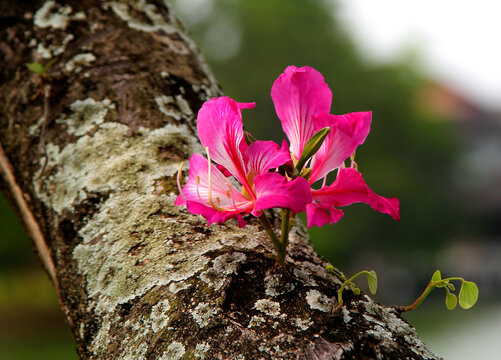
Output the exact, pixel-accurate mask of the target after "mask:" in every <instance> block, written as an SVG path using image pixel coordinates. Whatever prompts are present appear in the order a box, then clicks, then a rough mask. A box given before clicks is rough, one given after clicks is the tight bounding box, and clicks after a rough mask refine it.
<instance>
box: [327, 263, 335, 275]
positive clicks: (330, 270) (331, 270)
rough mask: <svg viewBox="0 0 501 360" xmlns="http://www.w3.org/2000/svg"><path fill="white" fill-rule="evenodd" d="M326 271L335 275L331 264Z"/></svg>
mask: <svg viewBox="0 0 501 360" xmlns="http://www.w3.org/2000/svg"><path fill="white" fill-rule="evenodd" d="M325 270H327V271H328V272H330V273H334V266H332V265H331V264H329V265H326V266H325Z"/></svg>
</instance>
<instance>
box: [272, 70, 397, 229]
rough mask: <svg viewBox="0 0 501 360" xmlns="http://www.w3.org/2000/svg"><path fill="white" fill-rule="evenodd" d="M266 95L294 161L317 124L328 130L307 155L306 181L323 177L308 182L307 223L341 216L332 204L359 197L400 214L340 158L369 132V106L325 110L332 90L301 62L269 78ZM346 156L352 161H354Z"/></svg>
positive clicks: (392, 201)
mask: <svg viewBox="0 0 501 360" xmlns="http://www.w3.org/2000/svg"><path fill="white" fill-rule="evenodd" d="M271 97H272V99H273V103H274V104H275V110H276V112H277V115H278V117H279V119H280V121H281V122H282V128H283V130H284V132H285V134H286V135H287V137H288V139H289V141H290V150H291V154H292V156H293V158H294V159H293V160H294V163H297V162H298V161H299V159H300V158H301V154H302V153H303V150H304V148H305V145H306V143H307V142H308V140H309V139H310V138H311V137H312V136H313V135H314V134H315V133H316V132H318V131H319V130H321V129H323V128H325V127H328V128H329V129H330V132H329V134H328V135H327V137H326V138H325V140H324V142H323V144H322V146H321V147H320V148H319V150H318V151H317V152H316V154H315V155H313V157H312V158H311V161H310V163H309V167H310V169H311V173H310V175H309V179H308V181H309V183H310V185H313V184H314V183H315V182H317V181H318V180H321V179H323V185H322V186H321V188H320V189H318V190H317V189H314V188H311V194H312V202H311V203H309V204H308V206H307V210H306V213H307V220H308V227H310V226H313V225H316V226H322V225H324V224H326V223H329V224H333V223H335V222H337V221H339V219H340V218H341V217H342V216H343V211H342V210H340V209H338V208H337V207H341V206H346V205H350V204H353V203H356V202H363V203H366V204H368V205H370V206H371V207H372V208H373V209H374V210H376V211H380V212H382V213H385V214H389V215H391V216H392V217H393V218H394V219H395V220H399V219H400V215H399V201H398V199H396V198H385V197H382V196H379V195H377V194H376V193H374V192H373V191H372V190H371V189H370V188H369V187H368V186H367V185H366V183H365V182H364V180H363V178H362V175H361V174H360V173H359V172H358V171H357V170H356V169H355V168H345V167H344V161H345V160H346V159H347V158H348V157H350V155H352V154H354V153H355V150H356V148H357V146H359V145H361V144H362V143H363V142H364V141H365V138H366V137H367V135H368V134H369V130H370V124H371V120H372V113H371V112H356V113H350V114H345V115H331V114H329V112H330V108H331V102H332V92H331V90H330V89H329V87H328V85H327V84H326V82H325V81H324V78H323V76H322V75H321V74H320V73H319V72H318V71H316V70H315V69H313V68H311V67H308V66H305V67H301V68H297V67H295V66H289V67H287V69H285V71H284V73H283V74H281V75H280V76H279V77H278V79H277V80H275V82H274V84H273V87H272V90H271ZM354 164H355V163H354V161H353V160H352V166H353V165H354ZM336 169H338V173H337V178H336V180H335V181H334V182H333V183H332V184H331V185H326V176H327V175H328V174H329V173H330V172H331V171H334V170H336Z"/></svg>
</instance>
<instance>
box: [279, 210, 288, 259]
mask: <svg viewBox="0 0 501 360" xmlns="http://www.w3.org/2000/svg"><path fill="white" fill-rule="evenodd" d="M290 216H291V211H290V210H289V209H282V234H281V237H280V248H279V249H277V250H278V251H277V252H278V254H277V255H278V262H279V263H280V264H283V263H284V262H285V250H286V249H287V244H288V243H289V230H290V226H289V224H290V222H289V221H290Z"/></svg>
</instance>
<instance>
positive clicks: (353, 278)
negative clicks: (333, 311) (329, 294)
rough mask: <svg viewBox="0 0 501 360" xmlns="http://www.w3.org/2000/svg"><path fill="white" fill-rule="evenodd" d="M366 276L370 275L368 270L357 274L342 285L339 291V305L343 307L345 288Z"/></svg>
mask: <svg viewBox="0 0 501 360" xmlns="http://www.w3.org/2000/svg"><path fill="white" fill-rule="evenodd" d="M364 274H366V275H370V274H369V272H368V271H367V270H363V271H360V272H359V273H356V274H355V275H353V276H352V277H351V278H349V279H348V280H346V281H345V282H344V283H343V285H341V287H340V288H339V290H338V291H337V302H338V303H339V305H343V290H344V288H345V287H346V286H348V285H349V284H351V283H352V282H353V280H355V279H356V278H357V277H359V276H360V275H364Z"/></svg>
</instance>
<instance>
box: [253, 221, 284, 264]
mask: <svg viewBox="0 0 501 360" xmlns="http://www.w3.org/2000/svg"><path fill="white" fill-rule="evenodd" d="M258 219H259V220H260V221H261V224H263V226H264V228H265V230H266V232H267V233H268V235H270V238H271V241H272V242H273V245H275V248H276V249H277V253H278V254H279V256H278V260H279V262H280V249H281V246H282V244H281V242H280V240H278V237H277V234H275V231H274V230H273V227H272V226H271V223H270V220H269V219H268V217H267V216H266V214H265V213H262V214H261V216H259V218H258ZM284 259H285V257H284V258H283V259H282V261H281V262H280V263H281V264H283V262H284V261H283V260H284Z"/></svg>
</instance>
